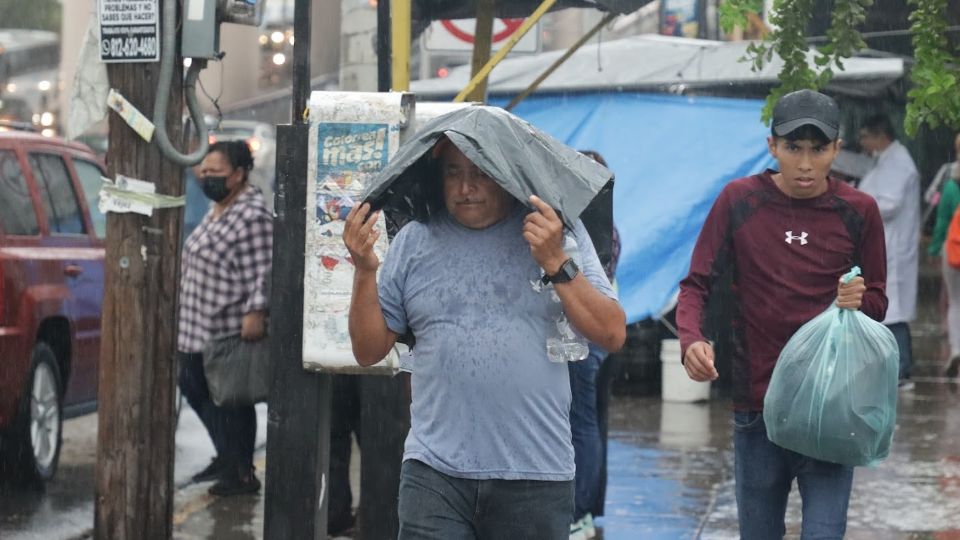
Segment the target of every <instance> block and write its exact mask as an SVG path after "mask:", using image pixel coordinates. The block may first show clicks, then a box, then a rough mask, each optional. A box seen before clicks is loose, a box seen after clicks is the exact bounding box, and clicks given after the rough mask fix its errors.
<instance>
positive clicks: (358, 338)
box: [348, 270, 397, 366]
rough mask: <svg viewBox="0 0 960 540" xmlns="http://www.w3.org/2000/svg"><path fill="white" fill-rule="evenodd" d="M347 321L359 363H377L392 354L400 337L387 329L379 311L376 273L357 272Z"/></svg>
mask: <svg viewBox="0 0 960 540" xmlns="http://www.w3.org/2000/svg"><path fill="white" fill-rule="evenodd" d="M348 321H349V322H348V328H349V331H350V343H351V345H352V346H353V356H354V357H355V358H356V359H357V363H358V364H360V365H361V366H370V365H373V364H376V363H377V362H379V361H380V360H382V359H383V358H384V357H385V356H386V355H387V353H388V352H390V348H391V347H393V344H394V342H396V339H397V336H396V334H394V333H393V332H391V331H390V329H389V328H387V322H386V319H384V317H383V310H382V309H381V308H380V298H379V296H378V294H377V274H376V272H367V271H363V270H356V271H355V273H354V277H353V296H352V297H351V299H350V313H349V319H348Z"/></svg>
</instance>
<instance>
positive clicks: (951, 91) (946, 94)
mask: <svg viewBox="0 0 960 540" xmlns="http://www.w3.org/2000/svg"><path fill="white" fill-rule="evenodd" d="M908 3H909V4H910V5H911V6H913V8H914V9H913V11H912V12H911V13H910V17H909V20H910V31H911V34H912V38H911V39H912V42H913V49H914V51H913V56H914V58H915V59H916V63H915V64H914V65H913V69H912V70H911V71H910V80H911V81H912V82H913V88H911V89H910V91H909V92H908V93H907V100H908V102H907V114H906V117H905V119H904V128H905V130H906V132H907V135H910V136H913V135H915V134H916V132H917V130H918V129H919V128H920V126H921V125H923V124H926V125H927V126H929V127H931V128H937V127H939V126H940V125H946V126H948V127H951V128H953V129H957V128H960V92H958V90H960V89H958V88H957V85H958V78H960V71H958V68H957V62H958V59H957V57H956V55H955V54H954V53H953V52H952V51H951V50H950V46H949V42H948V41H947V38H946V30H947V22H946V21H947V18H946V11H947V0H908Z"/></svg>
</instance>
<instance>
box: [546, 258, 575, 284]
mask: <svg viewBox="0 0 960 540" xmlns="http://www.w3.org/2000/svg"><path fill="white" fill-rule="evenodd" d="M579 271H580V268H579V267H578V266H577V263H576V261H574V260H573V259H567V261H566V262H565V263H563V266H561V267H560V271H559V272H557V275H556V276H554V277H553V279H552V281H553V282H554V283H566V282H568V281H572V280H573V278H575V277H577V273H578V272H579Z"/></svg>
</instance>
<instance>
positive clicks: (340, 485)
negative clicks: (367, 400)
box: [328, 375, 360, 532]
mask: <svg viewBox="0 0 960 540" xmlns="http://www.w3.org/2000/svg"><path fill="white" fill-rule="evenodd" d="M331 378H332V382H333V385H332V389H333V392H332V394H331V396H330V503H329V507H328V515H329V518H328V523H329V527H328V529H329V531H328V532H333V531H340V530H342V529H343V528H344V527H345V524H347V523H350V522H351V520H352V518H351V509H352V507H353V491H352V490H351V489H350V454H351V453H352V450H353V434H356V436H357V445H358V446H359V445H360V377H358V376H356V375H333V376H332V377H331Z"/></svg>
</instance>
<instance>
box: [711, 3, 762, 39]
mask: <svg viewBox="0 0 960 540" xmlns="http://www.w3.org/2000/svg"><path fill="white" fill-rule="evenodd" d="M719 10H720V27H721V28H723V31H724V32H728V33H729V32H732V31H733V29H734V27H737V26H739V27H740V28H746V27H747V15H748V14H750V13H760V11H761V10H763V0H726V1H725V2H723V3H721V4H720V7H719Z"/></svg>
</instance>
